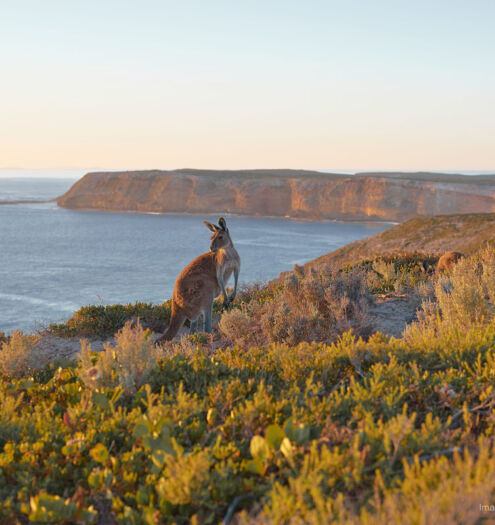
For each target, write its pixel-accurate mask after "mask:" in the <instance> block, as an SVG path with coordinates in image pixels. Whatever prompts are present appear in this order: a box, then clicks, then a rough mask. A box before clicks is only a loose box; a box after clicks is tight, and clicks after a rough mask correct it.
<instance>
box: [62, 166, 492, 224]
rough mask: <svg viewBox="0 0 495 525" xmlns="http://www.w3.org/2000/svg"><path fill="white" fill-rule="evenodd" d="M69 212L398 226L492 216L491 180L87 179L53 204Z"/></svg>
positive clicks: (267, 174)
mask: <svg viewBox="0 0 495 525" xmlns="http://www.w3.org/2000/svg"><path fill="white" fill-rule="evenodd" d="M58 204H59V206H62V207H65V208H72V209H99V210H107V211H141V212H162V213H166V212H169V213H217V212H222V213H235V214H240V215H253V216H275V217H285V216H288V217H297V218H304V219H347V220H388V221H403V220H406V219H409V218H412V217H417V216H424V215H437V214H448V213H473V212H476V213H483V212H494V211H495V176H482V177H466V176H457V175H439V174H392V175H391V174H370V175H365V174H362V175H353V176H349V175H337V174H326V173H320V172H306V171H296V170H250V171H249V170H245V171H213V170H209V171H206V170H186V169H185V170H175V171H158V170H154V171H134V172H114V173H110V172H108V173H105V172H102V173H88V174H87V175H85V176H84V177H83V178H82V179H81V180H80V181H78V182H77V183H76V184H74V186H72V188H71V189H70V190H69V191H68V192H67V193H66V194H65V195H62V196H61V197H60V198H59V199H58Z"/></svg>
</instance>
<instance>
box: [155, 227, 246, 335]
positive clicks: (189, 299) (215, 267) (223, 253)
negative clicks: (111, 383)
mask: <svg viewBox="0 0 495 525" xmlns="http://www.w3.org/2000/svg"><path fill="white" fill-rule="evenodd" d="M218 222H219V224H220V225H221V226H220V227H218V226H215V225H212V224H210V223H207V222H205V224H206V225H207V227H208V228H209V229H210V230H212V231H213V232H214V233H213V235H212V237H211V241H212V242H211V244H210V250H211V251H209V252H206V253H203V254H202V255H200V256H199V257H196V259H194V260H193V261H192V262H190V263H189V264H188V265H187V266H186V267H185V268H184V269H183V270H182V271H181V272H180V274H179V276H178V277H177V280H176V281H175V286H174V292H173V295H172V313H171V317H170V325H169V327H168V329H167V331H166V332H165V333H164V334H163V336H162V337H161V338H160V339H158V342H162V341H169V340H171V339H173V338H174V337H175V335H176V334H177V332H178V331H179V330H180V329H181V327H182V325H183V324H184V322H185V321H186V319H189V320H190V321H191V323H192V324H193V323H194V326H196V323H197V320H198V318H199V317H200V316H202V318H203V323H204V322H205V321H206V325H207V326H206V330H207V331H211V315H212V314H211V311H212V307H213V301H214V299H215V297H217V296H218V295H219V294H220V292H222V293H223V295H224V303H225V304H228V303H230V302H232V301H233V300H234V298H235V294H236V291H237V279H238V276H239V270H240V264H241V260H240V258H239V255H238V253H237V251H236V250H235V248H234V245H233V243H232V240H231V238H230V234H229V232H228V230H227V226H226V223H225V219H222V218H220V219H219V221H218ZM232 272H234V274H235V287H234V292H233V294H232V296H231V297H230V298H229V297H227V293H226V291H225V283H227V281H228V279H229V278H230V276H231V275H232Z"/></svg>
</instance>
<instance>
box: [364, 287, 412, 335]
mask: <svg viewBox="0 0 495 525" xmlns="http://www.w3.org/2000/svg"><path fill="white" fill-rule="evenodd" d="M416 310H417V303H416V302H415V301H412V300H411V298H410V297H409V296H408V295H406V294H397V293H391V294H383V295H378V296H377V301H376V303H375V304H374V305H373V306H372V307H371V308H370V310H369V313H368V315H369V316H370V324H371V326H372V330H373V332H382V333H383V334H386V335H391V336H394V337H401V336H402V333H403V332H404V330H405V328H406V325H408V324H409V323H411V322H412V321H415V320H416V319H417V317H416Z"/></svg>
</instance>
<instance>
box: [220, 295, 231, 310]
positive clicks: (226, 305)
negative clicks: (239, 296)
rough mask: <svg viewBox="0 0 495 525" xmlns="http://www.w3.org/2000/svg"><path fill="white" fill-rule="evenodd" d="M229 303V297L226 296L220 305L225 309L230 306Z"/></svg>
mask: <svg viewBox="0 0 495 525" xmlns="http://www.w3.org/2000/svg"><path fill="white" fill-rule="evenodd" d="M231 304H232V303H231V302H230V299H229V298H227V299H224V300H223V305H222V306H223V307H224V308H225V309H226V310H227V309H228V308H229V307H230V305H231Z"/></svg>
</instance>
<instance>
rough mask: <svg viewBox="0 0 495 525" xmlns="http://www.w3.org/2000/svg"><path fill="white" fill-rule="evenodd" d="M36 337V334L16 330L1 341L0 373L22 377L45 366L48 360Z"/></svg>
mask: <svg viewBox="0 0 495 525" xmlns="http://www.w3.org/2000/svg"><path fill="white" fill-rule="evenodd" d="M36 339H37V337H36V336H33V335H24V334H23V333H22V331H21V330H14V331H13V332H12V334H11V336H10V337H9V339H8V340H6V341H4V342H3V343H1V348H0V373H1V374H2V375H4V376H8V377H21V376H29V375H31V374H32V373H33V372H34V371H36V370H38V369H41V368H43V366H45V364H46V361H45V359H44V357H43V355H42V353H41V352H40V351H39V350H38V349H37V347H36Z"/></svg>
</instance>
